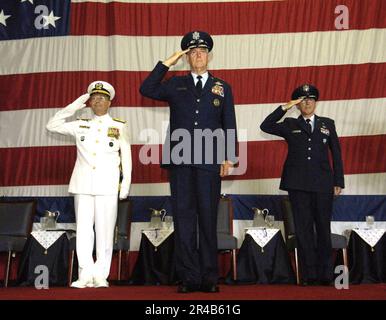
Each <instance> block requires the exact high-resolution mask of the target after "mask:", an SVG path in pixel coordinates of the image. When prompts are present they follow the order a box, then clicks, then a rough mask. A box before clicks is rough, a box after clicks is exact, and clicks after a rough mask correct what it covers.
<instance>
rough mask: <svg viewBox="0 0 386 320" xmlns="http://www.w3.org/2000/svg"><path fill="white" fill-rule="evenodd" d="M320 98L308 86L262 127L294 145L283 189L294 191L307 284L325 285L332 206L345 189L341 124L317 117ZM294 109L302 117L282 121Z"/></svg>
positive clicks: (329, 271) (329, 264)
mask: <svg viewBox="0 0 386 320" xmlns="http://www.w3.org/2000/svg"><path fill="white" fill-rule="evenodd" d="M318 98H319V91H318V89H317V88H316V87H314V86H312V85H309V84H304V85H302V86H300V87H298V88H296V89H295V90H294V92H293V93H292V100H291V101H290V102H288V103H287V104H285V105H283V106H279V107H278V108H277V109H276V110H275V111H273V112H272V113H271V114H270V115H268V117H267V118H266V119H265V120H264V121H263V123H262V124H261V126H260V128H261V130H263V131H264V132H267V133H270V134H274V135H277V136H280V137H283V138H284V139H285V140H286V142H287V144H288V155H287V159H286V161H285V164H284V168H283V172H282V176H281V183H280V189H282V190H287V191H288V195H289V199H290V202H291V207H292V211H293V215H294V223H295V229H296V237H297V244H298V252H299V265H300V270H301V277H302V283H303V285H315V284H322V285H324V284H329V283H330V282H331V281H332V279H333V264H332V248H331V229H330V221H331V213H332V203H333V197H334V194H335V195H336V196H337V195H339V194H340V193H341V189H342V188H344V176H343V164H342V158H341V149H340V145H339V140H338V136H337V133H336V130H335V124H334V121H333V120H332V119H329V118H325V117H318V116H317V115H315V108H316V101H317V100H318ZM294 105H296V106H297V108H298V109H299V110H300V112H301V115H300V116H299V117H298V118H297V119H295V118H289V117H288V118H285V119H284V121H282V122H278V121H279V120H280V119H281V118H282V117H283V116H284V115H285V114H286V112H287V111H288V110H289V109H291V108H292V107H293V106H294ZM329 150H330V151H331V155H332V163H333V169H332V168H331V166H330V162H329Z"/></svg>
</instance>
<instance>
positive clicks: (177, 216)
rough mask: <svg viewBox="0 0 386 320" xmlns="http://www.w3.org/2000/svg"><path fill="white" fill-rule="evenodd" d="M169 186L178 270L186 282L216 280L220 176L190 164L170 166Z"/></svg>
mask: <svg viewBox="0 0 386 320" xmlns="http://www.w3.org/2000/svg"><path fill="white" fill-rule="evenodd" d="M170 189H171V195H172V206H173V216H174V220H175V241H176V244H175V245H176V250H177V252H178V254H177V255H176V259H177V260H176V267H177V274H178V275H181V278H182V279H183V281H184V283H185V284H192V285H195V284H200V283H210V284H215V283H217V280H218V268H217V231H216V230H217V207H218V201H219V198H220V192H221V179H220V176H219V174H218V173H217V172H213V171H207V170H202V169H200V168H196V167H192V166H176V167H174V168H171V169H170ZM197 219H198V221H197ZM197 222H198V225H199V226H200V227H199V233H198V238H199V243H198V247H199V248H197V230H196V228H197ZM197 249H198V250H197Z"/></svg>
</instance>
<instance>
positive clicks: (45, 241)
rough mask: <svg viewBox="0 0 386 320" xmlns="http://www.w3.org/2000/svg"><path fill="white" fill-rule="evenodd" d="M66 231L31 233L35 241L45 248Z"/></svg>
mask: <svg viewBox="0 0 386 320" xmlns="http://www.w3.org/2000/svg"><path fill="white" fill-rule="evenodd" d="M65 232H66V231H44V230H39V231H32V232H31V235H32V236H33V237H34V238H35V239H36V241H37V242H39V243H40V245H41V246H42V247H43V248H44V249H46V252H45V253H46V254H47V249H48V248H49V247H51V246H52V245H53V244H54V243H55V242H56V241H57V240H58V239H59V238H60V237H61V236H62V234H63V233H65Z"/></svg>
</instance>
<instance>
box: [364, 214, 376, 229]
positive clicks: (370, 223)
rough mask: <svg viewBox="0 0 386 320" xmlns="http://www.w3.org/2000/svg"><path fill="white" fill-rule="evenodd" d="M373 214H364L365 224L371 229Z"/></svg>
mask: <svg viewBox="0 0 386 320" xmlns="http://www.w3.org/2000/svg"><path fill="white" fill-rule="evenodd" d="M374 221H375V220H374V216H366V225H367V228H369V229H372V228H373V226H374Z"/></svg>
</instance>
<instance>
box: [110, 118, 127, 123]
mask: <svg viewBox="0 0 386 320" xmlns="http://www.w3.org/2000/svg"><path fill="white" fill-rule="evenodd" d="M113 120H114V121H117V122H121V123H126V121H125V120H122V119H118V118H113Z"/></svg>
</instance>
